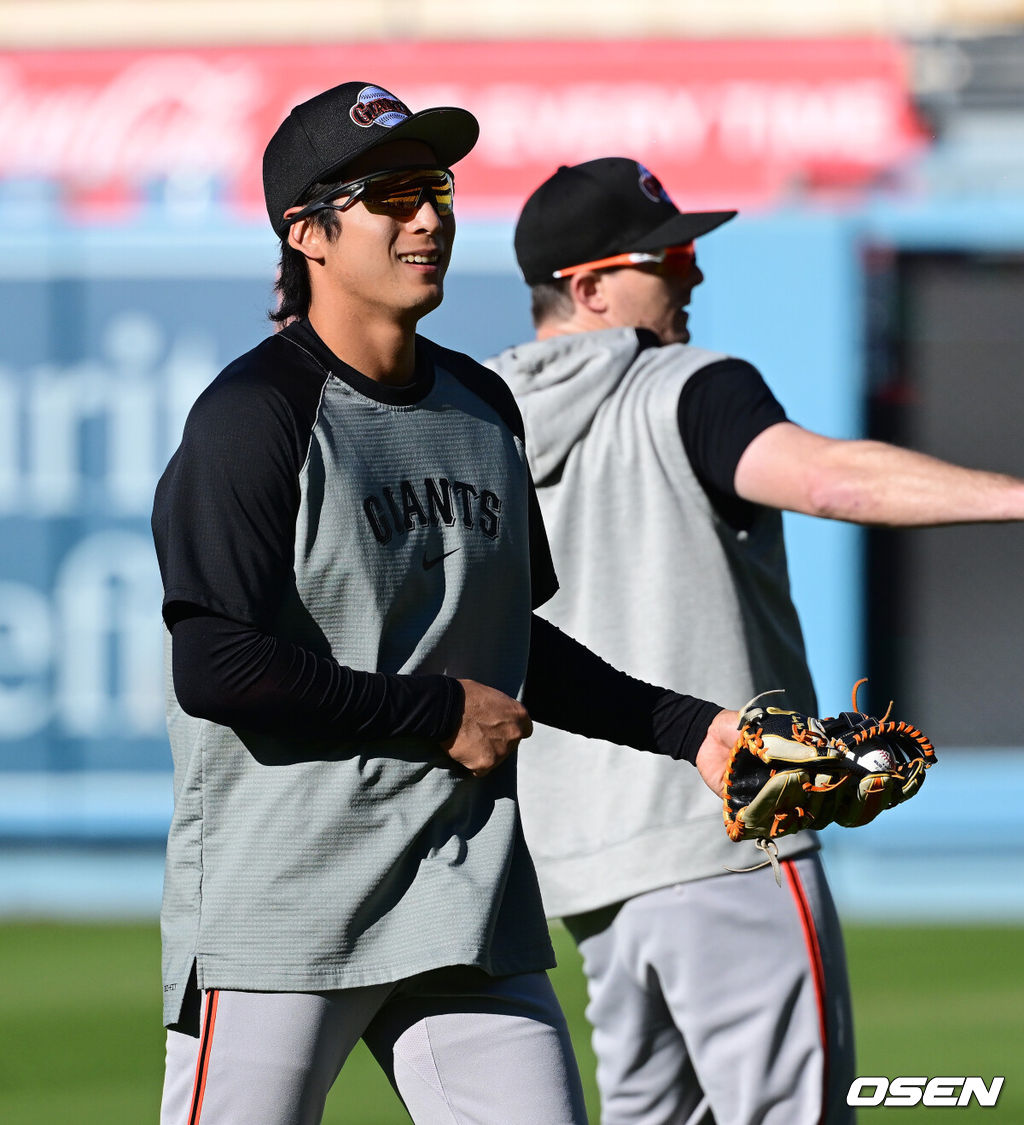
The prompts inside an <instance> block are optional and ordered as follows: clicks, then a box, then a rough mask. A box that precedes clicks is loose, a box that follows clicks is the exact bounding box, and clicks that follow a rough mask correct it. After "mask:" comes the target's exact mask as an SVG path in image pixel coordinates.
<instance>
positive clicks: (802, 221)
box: [0, 0, 1024, 918]
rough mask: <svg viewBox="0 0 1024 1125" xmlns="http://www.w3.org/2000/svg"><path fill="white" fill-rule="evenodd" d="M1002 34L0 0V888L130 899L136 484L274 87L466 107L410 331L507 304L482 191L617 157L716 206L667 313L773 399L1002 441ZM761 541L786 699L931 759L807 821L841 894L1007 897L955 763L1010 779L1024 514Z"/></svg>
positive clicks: (161, 823)
mask: <svg viewBox="0 0 1024 1125" xmlns="http://www.w3.org/2000/svg"><path fill="white" fill-rule="evenodd" d="M624 13H627V14H628V21H629V22H628V26H626V25H625V20H626V18H627V15H626V14H624ZM282 24H287V27H286V28H283V27H282V26H281V25H282ZM1022 32H1024V3H996V2H976V3H962V2H961V3H954V2H945V3H943V2H938V0H936V2H935V3H931V4H921V3H920V2H919V0H915V2H914V3H910V2H895V0H894V2H889V3H882V2H878V3H875V4H871V3H863V2H862V3H858V4H856V5H855V4H852V3H837V4H831V5H827V6H826V5H818V4H812V3H810V2H801V3H795V2H793V3H779V4H773V5H764V4H754V3H747V2H745V0H744V2H739V0H734V2H731V3H729V2H723V3H719V4H716V5H706V4H697V3H680V2H679V0H674V2H672V3H668V2H665V3H658V2H653V0H649V2H646V3H643V2H641V3H637V4H633V5H629V6H626V8H625V9H624V7H623V6H622V5H617V4H616V5H612V4H594V3H588V4H586V6H585V7H584V5H583V4H582V3H574V2H571V0H566V2H565V3H563V4H560V5H557V6H553V5H542V4H540V3H533V2H527V3H522V4H519V5H516V6H506V5H502V6H496V5H479V4H473V5H470V4H468V3H460V2H452V0H449V2H448V3H446V4H440V3H426V2H423V3H414V2H411V0H409V2H398V0H394V2H391V3H377V4H374V5H365V6H356V5H342V4H337V3H328V2H324V3H314V2H312V0H307V2H305V3H304V2H302V0H296V2H295V3H292V4H290V5H288V6H287V7H286V8H282V7H281V6H280V5H276V4H275V5H273V6H272V5H270V4H263V3H259V2H257V0H221V2H219V3H217V2H211V0H203V2H202V3H192V2H190V0H175V2H174V3H163V2H161V0H148V2H147V3H145V4H136V3H132V4H127V3H122V2H117V0H107V2H102V3H101V2H91V0H32V2H31V3H22V2H13V0H6V2H5V0H0V295H2V299H3V308H4V312H5V327H4V330H3V332H2V333H0V914H25V913H34V914H39V913H43V914H64V915H69V914H70V915H75V914H91V913H101V914H123V913H129V914H138V913H142V914H152V913H153V912H155V909H156V905H157V901H158V898H159V883H160V847H161V842H162V836H163V833H164V831H165V828H166V823H167V819H168V816H169V810H170V778H169V772H168V771H169V751H168V749H167V746H166V739H165V733H164V727H163V709H162V672H161V666H160V659H161V656H160V644H161V637H160V619H159V599H160V591H159V582H158V576H157V573H156V566H155V560H154V557H153V552H152V548H151V545H150V539H149V530H148V512H149V505H150V501H151V496H152V490H153V486H154V484H155V481H156V478H157V476H158V475H159V473H160V471H161V470H162V468H163V466H164V464H165V463H166V461H167V458H168V457H169V456H170V453H171V452H172V451H173V449H174V446H175V444H176V442H177V438H178V435H179V434H180V430H181V425H182V422H183V420H184V416H185V414H186V412H187V410H188V407H189V405H190V404H191V402H192V400H193V399H194V397H195V395H196V394H197V393H198V391H199V390H200V389H201V388H202V387H203V386H204V385H205V384H206V383H207V382H209V380H210V379H212V378H213V377H214V375H215V374H216V373H217V371H218V370H219V369H220V367H221V366H222V365H223V364H224V363H225V362H227V361H228V360H229V359H231V358H233V357H234V356H235V355H236V354H238V353H239V352H241V351H243V350H245V349H247V348H248V347H250V346H251V345H252V344H253V343H254V342H255V341H256V340H257V339H258V338H259V337H260V336H261V335H263V334H264V333H265V332H266V331H267V330H268V325H267V321H266V317H265V313H266V309H267V307H268V306H269V304H270V302H271V283H272V278H273V271H274V265H275V259H276V245H275V242H274V239H273V236H272V234H271V232H270V231H269V228H268V227H267V224H266V220H265V216H263V215H262V213H261V209H262V204H261V199H260V189H259V181H258V165H259V155H260V152H261V150H262V147H263V144H264V142H265V140H266V137H267V136H268V135H269V133H270V132H271V131H272V129H273V128H274V126H275V125H276V123H277V122H278V121H279V120H280V118H281V117H282V116H283V115H284V114H285V113H286V112H287V110H288V109H289V108H290V106H291V105H293V104H294V103H295V102H297V101H299V100H302V99H303V98H304V97H306V96H308V95H309V94H310V93H312V92H315V91H316V90H318V89H322V88H324V87H326V86H328V85H331V84H332V83H333V82H335V81H340V80H344V79H347V78H349V77H350V76H351V75H353V74H356V75H362V76H364V77H365V78H367V79H371V80H373V81H379V82H383V83H384V84H386V85H390V86H392V87H393V88H394V89H395V90H396V91H397V92H399V93H400V94H401V95H402V96H403V97H405V98H406V99H407V100H408V101H409V102H410V103H411V104H412V105H413V107H414V108H418V107H420V106H423V105H427V104H439V103H454V104H459V105H465V106H467V107H468V108H471V109H473V110H474V111H475V112H476V113H477V114H478V115H479V117H480V119H481V122H482V125H483V135H482V140H481V143H480V145H479V146H478V148H477V150H476V151H475V152H474V154H473V155H472V156H471V157H470V158H469V159H467V160H466V161H465V162H464V164H462V165H460V166H459V169H458V201H459V204H458V206H459V215H460V233H459V238H458V241H457V246H456V253H455V257H454V260H453V266H452V270H451V273H450V275H449V281H448V296H447V299H446V303H445V304H444V305H443V306H442V308H441V309H439V310H438V311H437V312H436V313H434V314H433V315H432V316H431V317H430V318H429V320H428V321H427V322H426V324H425V331H427V332H428V333H430V334H432V335H434V336H435V337H436V338H438V339H439V340H441V341H442V342H444V343H445V344H447V345H449V346H453V347H457V348H461V349H462V350H465V351H467V352H469V353H470V354H473V355H475V356H478V357H481V358H482V357H484V356H486V355H489V354H491V353H493V352H494V351H497V350H498V349H500V348H502V347H504V346H506V345H507V344H509V343H512V342H515V341H516V340H519V339H523V338H525V337H527V336H528V335H529V334H530V327H529V320H528V315H527V308H526V296H525V290H524V288H523V286H522V284H521V282H520V280H519V278H518V274H517V272H516V269H515V264H514V260H513V256H512V251H511V229H512V220H513V218H514V215H515V212H516V208H517V206H518V204H519V203H520V202H521V200H522V199H523V198H524V196H525V195H526V194H527V192H528V191H529V190H531V189H532V187H534V186H535V185H536V184H537V183H538V182H539V181H540V180H541V179H543V178H544V177H545V176H546V175H548V174H549V173H550V171H551V170H552V169H553V168H554V167H555V166H556V165H557V164H558V163H561V162H573V161H576V160H583V159H588V158H590V157H592V156H597V155H604V154H609V153H621V154H627V155H633V156H636V157H637V158H639V159H641V160H643V161H644V162H645V163H647V164H648V165H649V166H650V167H651V168H653V169H654V170H655V171H656V172H657V173H658V175H659V176H660V177H661V178H662V179H663V181H664V182H665V184H666V186H667V187H668V189H669V191H670V193H671V194H672V195H673V197H674V198H675V199H676V201H677V203H679V205H680V206H682V207H684V208H685V207H705V206H712V207H713V206H739V207H740V208H741V210H742V212H743V214H742V215H741V218H740V220H739V221H737V222H736V223H733V224H730V225H729V226H728V227H726V228H724V229H723V230H722V231H721V232H718V233H716V234H715V236H714V238H709V239H708V240H707V242H706V243H702V246H701V264H702V267H703V268H704V270H705V273H706V274H707V277H708V282H707V284H706V285H704V286H703V287H702V288H701V290H699V291H698V293H697V295H696V298H695V301H694V304H693V314H692V317H691V323H692V324H693V326H694V333H695V342H696V343H698V344H701V345H704V346H708V347H713V348H720V349H723V350H727V351H731V352H734V353H735V354H739V355H742V356H744V357H746V358H749V359H750V360H752V361H753V362H755V363H756V364H757V365H758V366H759V367H760V368H761V369H762V370H763V372H764V373H765V375H766V377H767V378H768V381H769V382H770V383H771V385H772V386H773V387H774V389H775V390H776V392H777V394H778V395H779V397H780V398H781V400H782V401H783V403H784V404H785V405H786V407H787V409H788V411H789V413H790V416H791V417H793V418H794V420H796V421H798V422H801V423H803V424H805V425H807V426H809V427H811V428H814V429H817V430H820V431H822V432H825V433H829V434H833V435H837V436H855V435H858V434H870V435H872V436H878V437H885V438H892V439H895V440H899V441H901V442H903V443H905V444H908V445H912V446H914V447H916V448H920V449H923V450H926V451H929V452H933V453H937V454H940V455H942V456H946V457H950V458H953V459H955V460H960V461H962V462H964V463H968V464H972V465H977V466H979V467H985V468H991V469H997V470H1002V471H1007V472H1012V473H1015V474H1018V475H1024V444H1022V443H1021V441H1020V433H1019V431H1020V413H1021V412H1020V405H1019V404H1020V401H1021V395H1020V390H1021V371H1022V367H1024V318H1022V317H1021V316H1020V312H1019V310H1020V308H1021V307H1022V301H1021V298H1024V160H1022V157H1021V154H1024V144H1022V143H1021V142H1022V140H1024V65H1022V64H1024V34H1022ZM787 536H788V539H789V545H790V552H791V560H792V578H793V584H794V592H795V597H796V600H797V603H798V606H799V608H800V610H801V615H802V618H803V621H804V626H805V631H806V634H807V640H808V647H809V650H810V654H811V661H812V667H813V671H814V675H815V680H816V684H817V687H818V692H819V698H820V701H821V706H822V709H823V710H824V711H836V710H840V709H842V708H843V707H844V706H845V705H846V701H847V699H848V698H849V688H850V685H851V684H852V682H853V680H854V679H856V678H858V677H859V676H861V675H864V674H867V675H869V676H870V677H871V680H872V683H871V685H869V686H870V687H871V688H872V689H873V693H874V694H872V695H871V696H870V698H869V703H870V706H871V707H872V708H877V709H879V710H881V709H884V707H885V705H886V702H887V701H888V699H889V698H890V697H895V698H896V699H897V700H898V704H899V711H900V713H901V714H905V715H907V716H908V717H909V718H911V719H912V720H913V721H915V722H917V723H918V724H919V725H920V726H922V727H923V728H924V729H925V730H927V731H928V733H929V734H930V735H932V737H933V738H934V740H935V741H936V743H937V745H938V747H939V749H940V754H941V758H942V764H941V765H940V766H939V768H937V769H936V770H935V771H933V773H932V775H931V777H930V778H929V785H928V788H927V789H926V791H925V796H924V797H923V799H922V800H920V801H917V802H914V803H913V804H912V805H909V806H906V807H905V808H904V809H901V810H899V811H898V812H897V813H895V814H893V815H892V816H891V817H889V818H886V820H885V822H884V823H883V824H881V825H876V826H872V828H871V829H870V830H868V831H865V832H864V833H860V834H857V836H856V837H850V836H848V835H847V834H844V833H843V832H842V831H841V830H832V831H831V832H830V833H829V834H828V836H827V838H826V845H827V848H826V854H827V861H828V862H829V865H830V867H831V868H832V870H833V876H834V882H835V884H836V890H837V897H838V898H839V900H840V905H841V906H842V907H843V909H844V910H845V911H846V912H847V913H848V914H850V915H855V916H864V917H894V918H895V917H903V916H908V915H909V916H928V915H930V914H935V912H939V914H940V915H941V916H942V917H950V916H951V915H955V916H958V917H968V918H971V917H988V918H1020V917H1024V892H1022V891H1020V889H1019V888H1018V889H1017V890H1013V888H1014V887H1018V882H1019V881H1018V880H1015V879H1012V878H1010V875H1011V874H1012V872H1013V870H1014V869H1015V868H1016V867H1017V866H1019V861H1020V859H1021V854H1020V853H1021V848H1022V847H1024V833H1022V832H1021V831H1020V829H1021V824H1020V820H1021V815H1022V814H1021V813H1019V812H1018V813H1014V814H1012V817H1014V818H1015V819H1014V820H1013V822H1012V823H1011V824H1010V825H1007V824H1006V822H1005V819H1004V820H1002V821H1001V822H1000V823H999V824H998V825H993V824H992V823H991V817H990V815H989V810H988V808H987V807H986V805H985V804H984V803H983V802H984V796H983V794H982V793H981V792H980V791H979V792H977V793H975V791H974V788H973V778H974V777H976V776H979V772H980V774H981V775H982V776H984V775H985V772H986V771H985V770H984V769H982V770H981V771H979V770H978V768H977V767H978V765H979V764H983V765H988V764H989V755H991V756H992V761H993V763H998V772H999V775H1000V776H1005V777H1007V780H1008V784H1012V782H1013V779H1014V778H1017V777H1019V778H1020V779H1021V780H1022V781H1024V764H1022V756H1021V750H1020V747H1019V741H1020V740H1019V735H1018V726H1019V724H1018V723H1017V722H1016V715H1015V707H1014V702H1015V700H1016V698H1017V695H1018V692H1019V685H1018V682H1017V681H1018V678H1019V675H1018V672H1017V668H1018V666H1019V648H1020V638H1021V636H1022V635H1024V599H1022V598H1021V597H1020V592H1019V589H1018V575H1017V571H1018V567H1017V565H1016V563H1017V560H1018V559H1019V558H1020V557H1021V549H1022V547H1024V528H1019V527H998V528H969V529H944V530H933V531H925V532H916V533H893V532H881V531H877V532H875V531H872V532H870V533H865V532H861V531H858V530H855V529H852V528H849V527H844V526H839V525H832V524H828V523H825V522H821V521H812V520H807V519H802V518H799V517H797V518H792V519H790V518H789V517H787ZM991 773H992V771H991V770H988V775H991ZM953 824H955V825H956V828H955V831H951V829H950V826H951V825H953ZM1008 841H1009V842H1008ZM883 858H884V860H885V871H886V882H885V883H884V884H882V885H880V882H879V878H878V865H879V861H880V860H881V859H883ZM936 879H939V880H941V883H937V882H936ZM940 885H941V887H942V891H941V893H940V892H939V890H938V886H940Z"/></svg>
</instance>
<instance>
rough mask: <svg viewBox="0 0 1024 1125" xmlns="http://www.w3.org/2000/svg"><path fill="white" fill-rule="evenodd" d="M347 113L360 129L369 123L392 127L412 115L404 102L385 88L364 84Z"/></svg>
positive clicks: (387, 127)
mask: <svg viewBox="0 0 1024 1125" xmlns="http://www.w3.org/2000/svg"><path fill="white" fill-rule="evenodd" d="M348 113H349V117H351V118H352V120H353V121H354V122H355V123H356V124H357V125H358V126H359V127H360V128H361V129H368V128H369V127H370V126H371V125H383V126H384V128H385V129H393V128H394V127H395V126H396V125H401V123H402V122H403V121H405V120H406V119H407V118H409V117H411V116H412V113H411V111H410V110H409V107H408V106H407V105H406V104H405V103H404V102H402V101H399V99H398V98H396V97H395V95H394V94H389V93H388V92H387V90H382V89H381V88H380V86H364V87H363V88H362V89H361V90H360V91H359V93H358V95H357V96H356V104H355V105H354V106H353V107H352V108H351V109H350V110H349V111H348Z"/></svg>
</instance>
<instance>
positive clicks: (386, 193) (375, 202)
mask: <svg viewBox="0 0 1024 1125" xmlns="http://www.w3.org/2000/svg"><path fill="white" fill-rule="evenodd" d="M424 191H425V192H427V193H428V195H429V196H430V198H431V201H432V203H433V204H434V209H435V210H436V211H437V213H438V214H439V215H450V214H451V213H452V197H453V194H454V193H453V184H452V179H451V177H450V176H448V175H447V174H445V173H434V174H430V175H425V176H402V177H396V178H395V179H390V180H381V181H380V182H379V183H375V184H371V185H370V186H369V187H367V189H366V191H365V192H364V193H363V196H362V200H363V203H364V204H365V205H366V206H367V208H369V209H370V210H371V211H377V212H379V213H381V214H387V215H394V216H396V217H400V218H408V217H409V216H411V215H413V214H415V213H416V211H417V210H418V209H419V207H420V203H421V200H422V198H423V193H424Z"/></svg>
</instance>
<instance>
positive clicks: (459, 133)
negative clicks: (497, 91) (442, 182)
mask: <svg viewBox="0 0 1024 1125" xmlns="http://www.w3.org/2000/svg"><path fill="white" fill-rule="evenodd" d="M479 136H480V123H479V122H478V121H477V119H476V118H475V117H474V116H473V114H471V113H470V112H469V111H468V110H465V109H459V108H458V107H457V106H435V107H433V108H432V109H423V110H420V112H419V113H414V114H412V116H411V117H407V118H406V119H405V121H403V122H402V123H401V124H400V125H395V126H394V127H393V128H391V129H387V130H382V131H381V135H380V137H379V138H378V139H376V140H375V141H374V142H373V143H372V144H368V145H366V147H365V148H361V149H360V150H359V151H358V152H357V153H355V154H354V155H352V156H349V157H347V158H346V159H345V163H344V164H339V165H336V166H335V167H334V168H333V169H331V170H330V172H329V173H325V174H324V176H328V175H333V174H335V173H337V172H340V171H341V170H342V169H343V168H344V167H345V165H346V164H351V163H352V161H353V160H355V159H356V157H357V156H362V155H363V153H366V152H370V151H372V150H373V149H375V148H378V147H380V145H384V144H388V143H389V142H390V141H422V142H423V143H424V144H425V145H429V146H430V147H431V149H433V152H434V156H435V157H436V158H437V162H438V163H439V164H441V165H443V166H444V167H445V168H450V167H451V166H452V165H453V164H455V163H457V162H458V161H459V160H461V159H462V158H463V157H464V156H466V155H467V154H468V153H469V152H470V151H471V150H472V148H473V146H474V145H475V144H476V142H477V138H478V137H479ZM322 178H323V177H322Z"/></svg>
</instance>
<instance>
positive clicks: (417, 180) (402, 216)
mask: <svg viewBox="0 0 1024 1125" xmlns="http://www.w3.org/2000/svg"><path fill="white" fill-rule="evenodd" d="M454 195H455V177H454V176H453V175H452V173H451V171H450V169H448V168H434V167H431V166H430V165H416V166H414V167H410V168H401V169H399V170H397V171H390V172H374V173H373V174H372V175H369V176H360V177H359V179H358V180H349V182H348V183H347V184H339V185H338V186H337V187H332V188H331V190H330V191H328V192H325V193H324V194H323V195H321V196H319V197H318V198H317V199H314V200H313V201H312V202H310V203H307V204H306V205H305V206H304V207H303V208H302V210H301V211H296V213H295V214H294V215H289V216H288V217H287V219H286V221H287V222H288V223H289V224H291V223H297V222H298V221H299V220H300V219H305V218H307V216H309V215H312V214H313V212H314V211H327V210H330V211H347V210H348V209H349V208H350V207H352V206H354V205H355V204H356V203H362V205H363V206H364V207H365V208H366V209H367V211H371V212H372V213H373V214H374V215H388V216H390V217H391V218H392V219H397V220H399V222H407V221H408V220H409V219H411V218H412V217H413V215H415V214H416V212H417V211H419V209H420V208H421V207H422V206H423V200H424V198H426V199H427V200H428V201H429V202H430V203H431V204H433V207H434V210H435V211H436V212H437V213H438V215H442V216H443V215H450V214H451V213H452V200H453V197H454ZM342 197H344V198H345V202H344V203H336V202H335V200H337V199H341V198H342Z"/></svg>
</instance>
